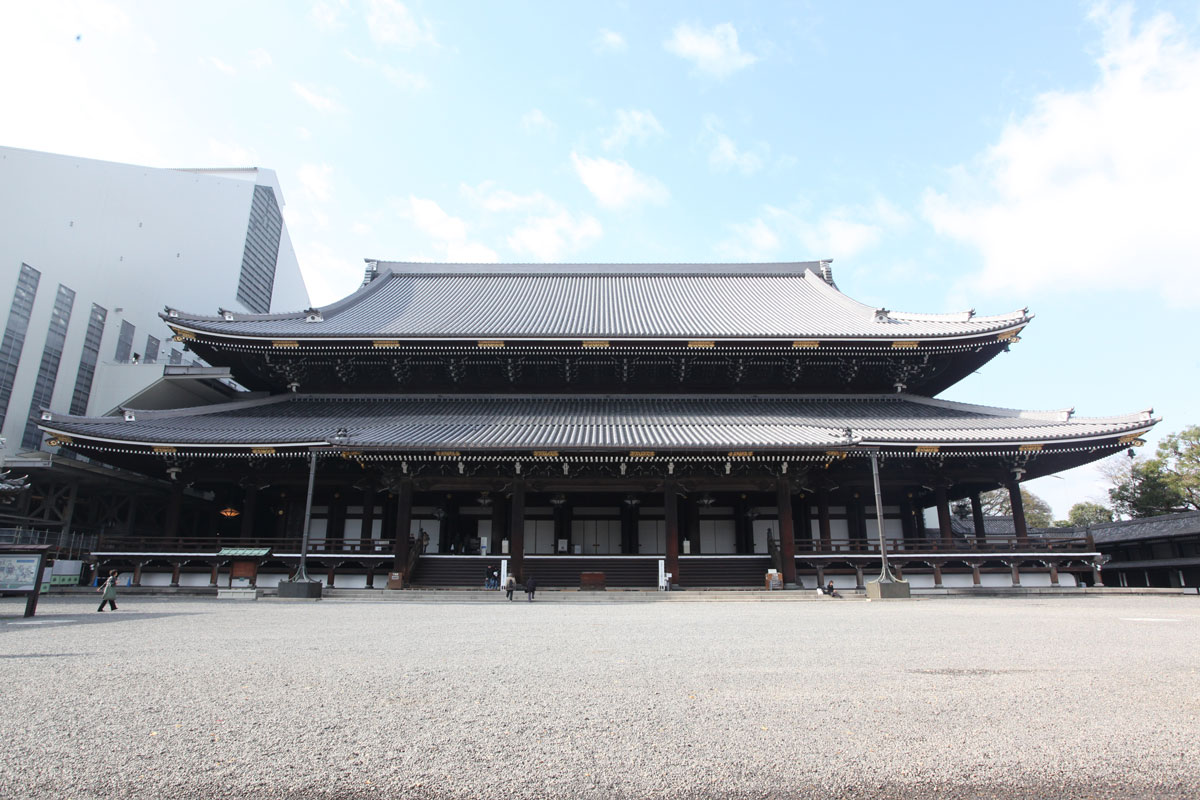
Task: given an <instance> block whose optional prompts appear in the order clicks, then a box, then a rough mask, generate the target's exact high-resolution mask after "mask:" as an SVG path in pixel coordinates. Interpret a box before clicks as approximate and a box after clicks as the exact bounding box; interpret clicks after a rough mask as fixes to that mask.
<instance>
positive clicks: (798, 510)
mask: <svg viewBox="0 0 1200 800" xmlns="http://www.w3.org/2000/svg"><path fill="white" fill-rule="evenodd" d="M792 509H793V511H794V512H795V514H796V531H797V533H799V534H800V536H799V538H800V539H801V540H802V541H804V542H805V544H804V549H806V550H811V549H812V540H813V529H812V509H811V507H810V506H809V497H808V495H807V494H804V493H803V492H801V493H800V494H798V495H796V500H795V502H794V503H793V504H792Z"/></svg>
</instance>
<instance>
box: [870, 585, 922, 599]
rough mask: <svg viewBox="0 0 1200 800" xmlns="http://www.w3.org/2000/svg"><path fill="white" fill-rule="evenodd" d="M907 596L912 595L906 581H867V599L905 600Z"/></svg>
mask: <svg viewBox="0 0 1200 800" xmlns="http://www.w3.org/2000/svg"><path fill="white" fill-rule="evenodd" d="M909 597H912V592H911V591H910V590H909V588H908V581H891V582H890V583H880V582H879V581H869V582H868V583H867V599H868V600H906V599H908V598H909Z"/></svg>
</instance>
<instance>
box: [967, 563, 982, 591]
mask: <svg viewBox="0 0 1200 800" xmlns="http://www.w3.org/2000/svg"><path fill="white" fill-rule="evenodd" d="M970 564H971V583H972V584H974V585H975V586H979V585H980V584H981V583H982V582H983V581H982V580H981V578H980V575H979V568H980V567H981V566H983V563H982V562H980V561H972V562H970Z"/></svg>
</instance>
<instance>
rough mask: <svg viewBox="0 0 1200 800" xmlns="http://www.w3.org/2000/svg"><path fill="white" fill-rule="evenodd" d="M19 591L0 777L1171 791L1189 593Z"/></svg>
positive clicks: (399, 786)
mask: <svg viewBox="0 0 1200 800" xmlns="http://www.w3.org/2000/svg"><path fill="white" fill-rule="evenodd" d="M22 602H23V601H17V600H12V599H5V600H0V680H2V681H3V684H2V686H3V701H4V702H3V710H2V712H0V740H2V741H3V742H4V751H5V752H4V756H3V758H2V759H0V797H4V798H25V797H38V798H41V797H46V798H50V797H54V798H59V797H62V798H93V797H95V798H101V797H102V798H126V797H136V798H359V797H362V798H368V797H370V798H387V797H413V798H426V797H428V798H435V797H437V798H442V797H447V798H475V797H483V798H491V797H520V798H567V797H570V798H593V797H594V798H602V797H604V798H606V797H629V798H655V797H663V798H668V797H669V798H690V797H712V798H722V797H735V798H741V797H745V798H775V797H779V798H784V797H813V798H822V800H829V798H838V797H854V798H874V797H897V798H900V797H904V798H911V797H1046V798H1061V797H1089V798H1090V797H1138V798H1144V797H1161V798H1195V797H1197V796H1200V673H1198V671H1197V670H1198V665H1197V661H1198V659H1197V655H1198V654H1200V598H1196V597H1144V596H1124V597H1097V596H1088V597H1077V598H1062V597H1053V598H1024V599H1015V598H1014V599H995V598H964V599H954V598H938V599H928V600H914V601H909V602H892V603H867V602H864V601H861V600H854V599H846V600H841V601H825V602H812V601H809V602H770V603H755V602H732V601H706V602H641V603H621V602H602V603H595V602H592V603H570V602H541V601H539V602H535V603H532V604H530V603H527V602H524V600H522V601H519V602H513V603H504V602H478V603H437V602H378V601H374V602H356V601H350V600H334V601H330V600H326V601H322V602H320V603H314V604H293V603H287V602H283V601H265V600H264V601H259V602H257V603H249V602H238V601H228V600H226V601H220V600H215V599H202V600H197V599H164V598H149V597H141V598H139V597H128V596H127V597H122V598H119V599H118V603H119V604H120V610H119V611H117V612H116V613H112V612H106V613H104V614H97V613H95V604H96V602H98V600H94V599H92V598H87V599H80V598H67V597H49V598H44V599H43V600H42V604H41V606H40V608H39V611H38V616H37V617H36V618H35V619H34V620H32V621H30V620H24V619H21V618H20V617H19V616H18V615H19V612H20V609H21V608H22ZM30 622H33V623H34V624H29V623H30Z"/></svg>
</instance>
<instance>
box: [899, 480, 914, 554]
mask: <svg viewBox="0 0 1200 800" xmlns="http://www.w3.org/2000/svg"><path fill="white" fill-rule="evenodd" d="M913 513H914V512H913V501H912V494H911V493H909V492H905V493H904V495H903V496H902V497H901V498H900V531H901V534H900V535H901V536H903V537H904V541H906V542H907V541H908V540H909V539H913V538H915V537H916V535H917V533H916V524H915V523H914V521H913Z"/></svg>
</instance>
